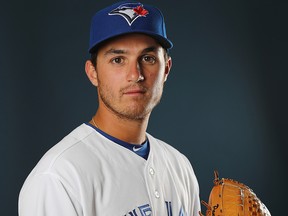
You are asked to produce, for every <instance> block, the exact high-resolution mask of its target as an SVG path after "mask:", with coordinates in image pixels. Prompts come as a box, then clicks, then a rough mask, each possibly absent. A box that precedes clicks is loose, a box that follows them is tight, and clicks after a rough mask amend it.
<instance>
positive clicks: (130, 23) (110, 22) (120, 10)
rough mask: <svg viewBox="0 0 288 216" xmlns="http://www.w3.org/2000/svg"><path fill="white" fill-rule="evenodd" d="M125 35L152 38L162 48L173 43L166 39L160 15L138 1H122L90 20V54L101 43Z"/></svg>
mask: <svg viewBox="0 0 288 216" xmlns="http://www.w3.org/2000/svg"><path fill="white" fill-rule="evenodd" d="M128 33H143V34H146V35H149V36H151V37H153V38H155V39H156V40H157V41H158V42H159V44H160V45H161V46H163V47H164V48H165V49H171V48H172V46H173V44H172V42H171V41H170V40H169V39H168V38H167V35H166V28H165V22H164V17H163V14H162V13H161V11H160V10H159V9H157V8H156V7H154V6H151V5H144V4H142V3H140V2H134V1H121V2H118V3H115V4H113V5H111V6H109V7H106V8H104V9H102V10H100V11H98V12H97V13H96V14H95V15H94V16H93V18H92V22H91V29H90V42H89V50H88V51H89V53H92V52H93V50H95V48H96V47H97V46H98V45H99V44H100V43H102V42H104V41H106V40H108V39H111V38H114V37H116V36H120V35H124V34H128Z"/></svg>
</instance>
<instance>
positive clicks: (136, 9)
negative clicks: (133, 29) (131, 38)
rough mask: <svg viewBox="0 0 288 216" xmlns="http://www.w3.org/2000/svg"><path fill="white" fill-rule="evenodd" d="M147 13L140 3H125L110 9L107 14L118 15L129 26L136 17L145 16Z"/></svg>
mask: <svg viewBox="0 0 288 216" xmlns="http://www.w3.org/2000/svg"><path fill="white" fill-rule="evenodd" d="M148 13H149V12H148V10H146V9H145V8H144V7H143V5H142V4H141V3H126V4H122V5H120V6H119V7H117V8H116V9H114V10H112V11H111V12H110V13H109V15H120V16H122V17H123V18H125V20H126V21H127V23H128V24H129V25H130V26H131V25H132V23H133V22H134V21H135V20H136V19H137V18H139V17H145V16H146V15H147V14H148Z"/></svg>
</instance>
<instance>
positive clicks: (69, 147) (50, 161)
mask: <svg viewBox="0 0 288 216" xmlns="http://www.w3.org/2000/svg"><path fill="white" fill-rule="evenodd" d="M93 131H94V129H93V128H91V127H89V126H88V125H86V124H81V125H80V126H78V127H77V128H75V129H74V130H73V131H71V132H70V133H69V134H68V135H66V136H65V137H64V138H63V139H62V140H60V141H59V142H58V143H57V144H55V145H54V146H53V147H51V148H50V149H49V150H48V151H47V152H46V153H45V154H44V155H43V157H42V158H41V159H40V161H39V162H38V163H37V165H36V166H35V168H34V170H33V171H34V172H37V173H41V172H47V171H49V170H51V168H53V166H54V165H55V163H56V162H57V163H59V162H60V161H61V160H62V159H63V158H65V157H67V156H68V157H69V155H70V154H71V153H72V152H73V149H75V148H78V149H81V148H83V147H84V143H83V140H84V139H85V138H86V137H88V136H89V135H90V134H91V133H93Z"/></svg>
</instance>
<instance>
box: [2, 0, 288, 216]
mask: <svg viewBox="0 0 288 216" xmlns="http://www.w3.org/2000/svg"><path fill="white" fill-rule="evenodd" d="M113 2H114V1H111V0H106V1H96V0H94V1H92V0H87V1H80V0H61V1H55V0H54V1H36V0H32V1H20V0H11V1H4V2H3V1H2V2H1V6H0V101H1V106H0V107H1V110H0V141H1V145H0V152H1V159H0V160H1V163H0V166H1V167H0V168H1V170H2V171H1V178H0V181H1V183H0V187H1V188H0V190H1V191H0V194H1V196H0V197H1V198H0V205H1V206H0V209H1V215H3V216H4V215H5V216H6V215H17V199H18V194H19V191H20V188H21V186H22V184H23V182H24V180H25V178H26V177H27V175H28V174H29V172H30V171H31V170H32V168H33V167H34V166H35V164H36V163H37V161H38V160H39V159H40V158H41V156H42V155H43V154H44V153H45V152H46V151H47V150H48V149H49V148H51V147H52V146H53V145H54V144H55V143H57V142H58V141H59V140H60V139H62V138H63V137H64V136H65V135H66V134H67V133H69V132H70V131H71V130H72V129H74V128H75V127H77V126H78V125H79V124H81V123H82V122H86V121H89V119H90V118H91V116H92V115H93V114H94V113H95V111H96V108H97V95H96V90H95V89H94V88H93V87H92V85H91V84H90V83H89V81H88V79H87V78H86V75H85V72H84V63H85V60H86V59H87V58H88V57H89V55H88V54H87V48H88V38H89V26H90V19H91V17H92V15H93V14H94V12H95V11H97V10H98V9H101V8H102V7H103V6H107V5H109V4H110V3H113ZM145 2H146V3H149V4H154V5H156V6H158V7H160V8H161V9H162V11H163V13H164V14H165V17H166V24H167V32H168V36H169V37H170V39H171V40H172V41H173V42H174V49H173V50H172V51H171V55H172V58H173V67H172V71H171V74H170V76H169V79H168V81H167V83H166V87H165V92H164V95H163V99H162V102H161V104H160V105H159V106H158V107H157V108H156V109H155V110H154V112H153V114H152V116H151V120H150V125H149V128H148V131H149V133H151V134H152V135H154V136H156V137H158V138H160V139H163V140H165V141H166V142H168V143H170V144H171V145H173V146H174V147H176V148H177V149H179V150H180V151H182V152H183V153H184V154H185V155H186V156H187V157H188V158H189V160H190V161H191V163H192V165H193V167H194V170H195V172H196V175H197V177H198V181H199V184H200V189H201V199H203V200H208V195H209V192H210V190H211V188H212V186H213V182H212V180H213V170H215V169H217V170H219V172H220V176H221V177H229V178H234V179H237V180H239V181H241V182H243V183H245V184H247V185H248V186H250V187H251V188H252V189H253V190H254V192H255V193H256V194H257V195H258V196H259V197H260V199H261V200H262V201H263V202H264V203H265V204H266V205H267V207H268V209H269V210H270V211H271V213H272V215H273V216H276V215H283V214H284V215H285V214H286V210H285V209H286V208H285V207H286V205H287V195H286V194H287V185H285V183H287V180H286V179H285V178H284V177H286V171H287V144H288V142H287V129H288V126H287V121H288V118H287V109H288V106H287V105H288V102H287V91H288V88H287V80H288V79H287V71H288V70H287V57H288V56H287V42H286V40H287V36H288V35H287V17H286V14H287V11H286V9H287V5H284V1H279V0H276V1H248V0H242V1H240V0H239V1H238V0H237V1H223V0H218V1H205V0H204V1H203V0H201V1H200V0H197V1H191V0H189V1H188V0H186V1H173V0H165V1H164V0H163V1H152V0H147V1H145ZM285 193H286V194H285ZM203 210H205V207H203Z"/></svg>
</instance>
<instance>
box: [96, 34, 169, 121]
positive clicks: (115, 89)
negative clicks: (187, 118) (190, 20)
mask: <svg viewBox="0 0 288 216" xmlns="http://www.w3.org/2000/svg"><path fill="white" fill-rule="evenodd" d="M164 56H165V51H164V49H163V48H162V47H161V46H160V45H159V44H158V43H157V42H156V40H154V39H153V38H151V37H149V36H146V35H143V34H129V35H125V36H121V37H118V38H117V39H114V40H111V41H109V42H108V43H106V44H104V45H103V46H101V48H100V49H99V51H98V55H97V60H96V61H97V63H96V75H97V86H98V96H99V108H100V109H102V108H104V109H108V110H109V111H112V113H113V114H116V115H117V116H118V117H120V118H124V119H130V120H140V119H143V118H144V117H146V116H147V115H149V114H150V113H151V111H152V109H153V108H154V107H155V106H156V105H157V104H158V103H159V101H160V99H161V96H162V91H163V86H164V82H165V81H166V79H167V76H168V73H169V70H170V67H171V59H170V58H169V59H167V58H165V57H164ZM141 75H142V76H143V77H144V80H142V81H139V82H137V80H138V78H139V76H141ZM101 106H103V107H101Z"/></svg>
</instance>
